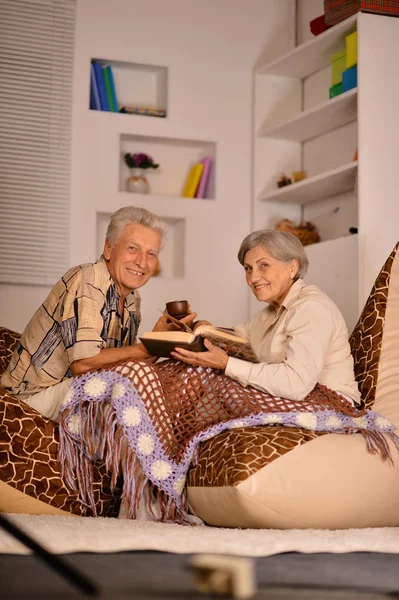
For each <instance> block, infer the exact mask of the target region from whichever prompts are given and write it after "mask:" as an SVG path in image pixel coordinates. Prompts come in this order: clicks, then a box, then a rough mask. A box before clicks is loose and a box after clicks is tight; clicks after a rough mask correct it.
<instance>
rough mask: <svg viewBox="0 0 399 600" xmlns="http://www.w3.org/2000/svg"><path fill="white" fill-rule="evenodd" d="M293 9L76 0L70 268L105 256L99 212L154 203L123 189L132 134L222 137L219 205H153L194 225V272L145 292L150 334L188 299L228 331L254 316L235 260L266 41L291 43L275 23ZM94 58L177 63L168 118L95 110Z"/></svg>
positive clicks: (272, 2)
mask: <svg viewBox="0 0 399 600" xmlns="http://www.w3.org/2000/svg"><path fill="white" fill-rule="evenodd" d="M288 3H291V0H289V2H288ZM286 6H287V2H282V1H281V0H247V1H246V2H242V1H241V0H218V1H217V2H215V1H214V0H204V1H202V2H201V3H200V4H198V2H197V1H196V0H167V1H165V0H153V1H152V2H151V3H144V2H138V1H132V0H115V1H114V2H113V3H112V7H111V3H110V2H108V0H78V27H77V34H76V60H75V86H74V129H73V155H72V206H71V249H72V251H71V262H72V263H79V262H84V261H92V260H94V259H95V258H96V246H97V243H96V213H97V212H98V211H103V212H107V211H110V212H112V211H113V210H115V209H117V208H119V207H120V206H123V205H125V204H137V203H143V202H144V204H141V205H142V206H145V205H146V204H145V198H143V197H137V195H133V194H127V193H124V192H119V193H118V192H117V190H118V187H119V173H120V167H119V146H118V143H119V142H118V140H119V136H120V135H121V134H122V133H125V134H136V135H144V136H145V135H152V136H156V137H159V136H160V137H167V138H181V139H193V140H207V141H213V142H216V154H217V162H216V164H217V170H216V190H217V192H216V201H206V202H204V203H200V202H192V203H191V204H190V201H185V200H175V199H173V198H168V197H167V196H164V197H162V199H161V200H158V202H156V203H154V202H153V203H152V204H148V206H149V208H152V207H153V206H156V210H157V212H158V214H160V216H163V217H173V218H185V219H186V233H185V239H186V244H185V250H184V251H185V276H184V277H181V278H175V279H171V278H169V279H168V278H157V279H153V280H151V281H150V282H149V284H148V285H147V286H145V287H144V288H143V289H142V297H143V327H142V330H146V329H148V328H149V327H152V325H153V323H154V321H155V320H156V319H157V318H158V316H159V313H158V312H157V310H156V309H157V308H163V306H164V304H165V302H166V301H168V300H173V299H179V298H187V299H188V300H189V301H190V302H191V305H192V308H193V309H195V310H196V311H198V313H199V316H200V317H202V318H207V319H209V320H211V321H213V322H215V323H218V324H221V325H223V324H224V325H229V324H234V323H237V322H240V321H242V320H243V319H245V318H247V316H248V310H249V308H248V304H249V303H248V292H247V288H246V285H245V282H244V277H243V274H242V269H241V267H240V266H239V264H238V262H237V259H236V254H237V250H238V247H239V244H240V242H241V240H242V238H243V237H244V236H245V235H246V234H247V233H249V231H250V197H251V165H252V156H251V130H252V126H251V123H252V121H251V119H252V69H253V65H254V64H255V62H256V60H257V57H258V55H259V54H260V52H261V51H262V49H263V47H264V44H265V42H267V41H268V36H270V37H272V36H273V37H274V36H275V35H276V34H278V33H280V37H283V36H284V31H282V32H276V30H275V22H276V19H277V18H278V19H280V21H281V22H283V18H282V17H283V16H284V11H285V7H286ZM92 57H98V58H107V59H113V60H120V61H132V62H135V63H150V64H154V65H161V66H162V65H164V66H167V67H168V71H169V84H168V88H169V99H168V115H169V116H168V118H167V119H151V118H148V117H136V116H124V115H112V114H109V115H107V114H104V113H95V112H94V111H91V114H89V111H88V91H89V90H88V78H89V67H90V59H91V58H92ZM154 158H155V159H156V156H155V157H154ZM154 210H155V209H154ZM161 261H162V254H161Z"/></svg>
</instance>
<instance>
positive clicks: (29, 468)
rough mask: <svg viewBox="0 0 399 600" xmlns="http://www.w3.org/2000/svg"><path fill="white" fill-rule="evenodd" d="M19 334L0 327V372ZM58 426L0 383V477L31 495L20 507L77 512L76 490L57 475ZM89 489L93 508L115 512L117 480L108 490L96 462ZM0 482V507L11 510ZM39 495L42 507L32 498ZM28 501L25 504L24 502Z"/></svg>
mask: <svg viewBox="0 0 399 600" xmlns="http://www.w3.org/2000/svg"><path fill="white" fill-rule="evenodd" d="M18 339H19V335H18V334H16V333H14V332H12V331H10V330H8V329H6V328H4V327H0V374H1V373H2V372H3V370H4V369H5V368H6V366H7V364H8V362H9V360H10V358H11V355H12V352H13V351H14V348H15V347H16V345H17V343H18ZM58 447H59V435H58V426H57V425H56V424H55V423H54V422H53V421H50V420H49V419H46V418H45V417H43V416H42V415H40V414H39V413H37V412H36V411H35V410H34V409H32V408H31V407H30V406H28V405H27V404H25V403H24V402H21V401H20V400H18V399H17V398H15V397H14V396H11V395H10V394H8V392H6V390H4V389H3V388H1V387H0V482H3V484H6V485H7V486H10V487H12V488H14V489H15V490H18V491H19V492H21V493H22V494H24V495H25V496H28V497H30V498H32V500H33V499H34V500H35V502H32V504H29V503H28V502H26V499H25V501H24V502H21V504H22V505H23V506H24V512H26V511H27V510H28V511H29V510H30V507H32V512H35V513H37V512H38V510H39V511H40V510H41V512H46V506H50V507H53V508H57V509H61V510H63V511H66V512H69V513H73V514H76V515H82V514H83V512H84V511H83V507H82V505H81V503H80V502H79V500H78V494H77V493H71V492H70V491H69V490H68V488H67V487H66V486H65V484H64V482H63V480H62V477H61V465H60V463H59V461H58ZM94 494H95V499H96V506H97V514H98V515H100V516H109V517H110V516H116V515H117V514H118V511H119V505H120V497H121V486H118V487H117V489H116V490H114V491H113V492H111V489H110V477H109V476H108V475H107V474H106V472H105V467H104V465H102V464H95V465H94ZM15 497H16V496H15V495H12V494H7V493H6V491H5V490H4V488H2V492H1V499H0V511H2V512H16V506H15V504H14V503H12V504H10V505H7V500H5V498H6V499H7V498H10V499H14V498H15ZM38 500H39V501H41V502H42V503H43V504H42V509H40V507H39V508H38V504H37V501H38ZM27 507H28V508H27Z"/></svg>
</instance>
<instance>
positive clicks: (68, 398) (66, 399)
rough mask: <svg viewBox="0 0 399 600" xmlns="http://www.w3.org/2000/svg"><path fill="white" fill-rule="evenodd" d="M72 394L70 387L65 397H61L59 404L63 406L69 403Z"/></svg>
mask: <svg viewBox="0 0 399 600" xmlns="http://www.w3.org/2000/svg"><path fill="white" fill-rule="evenodd" d="M72 396H73V389H72V388H70V389H69V390H68V391H67V393H66V394H65V398H64V399H63V401H62V405H61V406H65V405H66V404H69V403H70V401H71V400H72Z"/></svg>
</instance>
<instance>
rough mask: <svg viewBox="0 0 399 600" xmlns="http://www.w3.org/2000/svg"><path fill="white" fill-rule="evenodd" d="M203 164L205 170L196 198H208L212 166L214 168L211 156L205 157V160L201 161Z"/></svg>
mask: <svg viewBox="0 0 399 600" xmlns="http://www.w3.org/2000/svg"><path fill="white" fill-rule="evenodd" d="M201 162H202V164H203V165H204V169H203V171H202V175H201V180H200V182H199V185H198V189H197V193H196V194H195V197H196V198H206V192H207V187H208V182H209V175H210V172H211V166H212V158H211V157H210V156H205V158H203V159H202V160H201Z"/></svg>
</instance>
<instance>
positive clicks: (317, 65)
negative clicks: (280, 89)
mask: <svg viewBox="0 0 399 600" xmlns="http://www.w3.org/2000/svg"><path fill="white" fill-rule="evenodd" d="M356 26H357V15H355V16H352V17H349V19H346V20H345V21H342V22H341V23H338V25H335V26H334V27H332V28H331V29H327V31H325V32H324V33H322V34H321V35H319V36H317V37H315V38H314V39H313V40H310V41H309V42H306V43H305V44H301V45H300V46H297V47H296V48H293V49H292V50H290V51H289V52H286V53H285V54H283V56H281V57H280V58H278V59H276V60H274V61H272V62H270V63H266V64H263V65H259V66H258V68H257V72H258V74H263V75H278V76H279V77H294V78H295V79H305V78H306V77H309V75H312V73H315V72H316V71H320V70H321V69H323V68H324V67H327V66H328V65H329V64H330V60H331V54H334V52H337V51H338V50H342V48H343V47H345V37H346V36H347V35H348V34H349V33H352V32H353V31H355V30H356Z"/></svg>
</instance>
